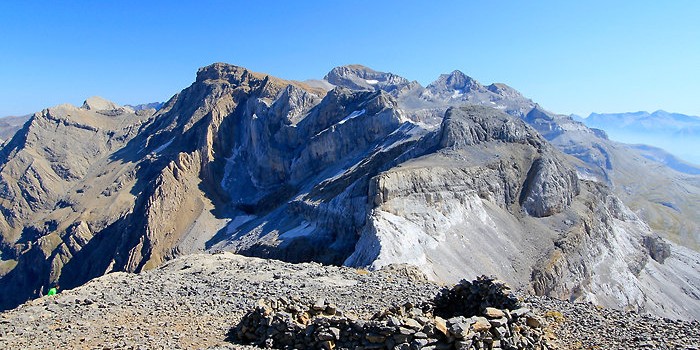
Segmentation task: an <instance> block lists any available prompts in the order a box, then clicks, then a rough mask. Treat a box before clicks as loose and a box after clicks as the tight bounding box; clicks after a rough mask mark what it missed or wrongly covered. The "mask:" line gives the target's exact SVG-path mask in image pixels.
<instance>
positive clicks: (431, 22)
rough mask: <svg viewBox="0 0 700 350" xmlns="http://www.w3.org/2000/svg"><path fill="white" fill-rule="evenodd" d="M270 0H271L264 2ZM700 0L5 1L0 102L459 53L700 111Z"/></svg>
mask: <svg viewBox="0 0 700 350" xmlns="http://www.w3.org/2000/svg"><path fill="white" fill-rule="evenodd" d="M261 3H263V4H261ZM699 15H700V1H683V0H679V1H668V2H662V1H518V2H516V1H494V0H488V1H441V2H439V3H438V2H427V1H407V0H404V1H365V0H356V1H264V2H263V1H256V2H253V1H156V0H152V1H19V0H7V1H1V2H0V38H2V39H0V43H1V45H2V46H0V116H2V115H18V114H26V113H30V112H35V111H38V110H41V109H42V108H44V107H48V106H52V105H56V104H59V103H64V102H68V103H73V104H80V103H82V101H83V100H84V99H85V98H86V97H88V96H92V95H100V96H103V97H105V98H108V99H111V100H113V101H115V102H118V103H121V104H126V103H131V104H134V103H143V102H151V101H163V100H167V99H168V98H169V97H170V96H172V95H173V94H175V93H177V92H178V91H180V90H181V89H183V88H185V87H187V86H188V85H189V84H191V83H192V81H194V77H195V73H196V70H197V68H198V67H201V66H204V65H207V64H210V63H213V62H228V63H232V64H237V65H241V66H245V67H248V68H249V69H252V70H254V71H259V72H265V73H269V74H272V75H275V76H279V77H281V78H287V79H297V80H304V79H308V78H321V77H323V75H325V73H327V72H328V71H329V70H330V69H331V68H333V67H334V66H338V65H343V64H350V63H360V64H364V65H366V66H369V67H372V68H374V69H377V70H384V71H391V72H394V73H396V74H399V75H402V76H404V77H406V78H408V79H411V80H418V81H419V82H420V83H422V84H423V85H426V84H428V83H429V82H430V81H432V80H434V79H435V78H437V76H438V75H439V74H441V73H445V72H450V71H452V70H454V69H459V70H461V71H463V72H465V73H466V74H468V75H470V76H472V77H474V78H475V79H477V80H479V81H481V82H482V83H486V84H488V83H492V82H504V83H506V84H509V85H511V86H513V87H514V88H516V89H518V90H520V91H521V92H522V93H523V94H525V95H526V96H528V97H530V98H532V99H533V100H534V101H536V102H539V103H540V104H541V105H542V106H544V107H545V108H547V109H549V110H551V111H554V112H558V113H578V114H585V115H587V114H588V113H589V112H622V111H637V110H650V111H652V110H656V109H665V110H668V111H673V112H680V113H685V114H693V115H700V94H699V92H700V21H699V20H698V16H699Z"/></svg>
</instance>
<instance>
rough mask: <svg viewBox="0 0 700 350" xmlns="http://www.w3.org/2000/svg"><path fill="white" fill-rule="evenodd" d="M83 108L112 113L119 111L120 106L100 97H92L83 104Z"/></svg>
mask: <svg viewBox="0 0 700 350" xmlns="http://www.w3.org/2000/svg"><path fill="white" fill-rule="evenodd" d="M81 108H82V109H87V110H89V111H111V110H115V109H118V108H119V105H117V104H116V103H114V102H112V101H109V100H107V99H104V98H102V97H100V96H92V97H88V99H87V100H85V102H83V106H82V107H81Z"/></svg>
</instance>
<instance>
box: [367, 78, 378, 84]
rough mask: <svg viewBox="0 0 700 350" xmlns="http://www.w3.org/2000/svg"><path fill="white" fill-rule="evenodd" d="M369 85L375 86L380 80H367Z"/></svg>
mask: <svg viewBox="0 0 700 350" xmlns="http://www.w3.org/2000/svg"><path fill="white" fill-rule="evenodd" d="M365 81H366V82H367V84H370V85H374V84H376V83H378V82H379V80H374V79H367V80H365Z"/></svg>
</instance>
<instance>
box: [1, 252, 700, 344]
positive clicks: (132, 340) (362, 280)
mask: <svg viewBox="0 0 700 350" xmlns="http://www.w3.org/2000/svg"><path fill="white" fill-rule="evenodd" d="M442 287H443V286H440V285H438V284H435V283H432V282H429V281H426V280H425V279H423V277H422V275H421V274H420V273H418V272H416V270H415V269H413V268H410V267H392V268H390V269H385V270H381V271H376V272H367V271H365V270H356V269H352V268H346V267H337V266H323V265H320V264H316V263H304V264H288V263H284V262H280V261H275V260H264V259H257V258H248V257H243V256H239V255H235V254H230V253H222V254H213V255H209V254H196V255H189V256H185V257H182V258H179V259H176V260H173V261H170V262H168V263H166V264H165V265H163V266H161V267H159V268H158V269H155V270H151V271H148V272H144V273H141V274H126V273H112V274H108V275H106V276H103V277H101V278H98V279H96V280H93V281H91V282H90V283H88V284H86V285H84V286H82V287H79V288H76V289H74V290H66V291H62V292H61V293H59V294H58V295H56V296H50V297H43V298H40V299H36V300H33V301H30V302H28V303H26V304H24V305H22V306H20V307H18V308H17V309H14V310H10V311H7V312H4V313H1V314H0V349H47V348H61V349H253V348H252V347H246V346H241V345H234V344H230V343H227V342H226V341H225V340H224V339H225V337H226V333H227V332H228V330H229V329H230V328H231V327H232V326H235V325H236V324H237V323H238V322H239V321H240V320H241V318H242V317H243V315H244V314H245V313H246V312H248V311H250V310H251V309H252V308H253V307H254V306H255V305H256V304H257V302H258V300H259V299H261V298H279V297H292V296H297V297H299V298H301V300H306V301H307V302H309V303H313V302H314V301H315V300H317V299H318V298H320V297H323V298H325V299H326V300H327V301H328V302H331V303H334V304H336V305H337V306H338V308H339V309H342V310H343V311H344V312H345V314H346V315H348V316H351V317H358V318H368V317H369V316H370V315H372V314H374V313H375V312H377V311H379V310H381V309H383V308H386V307H389V306H391V305H399V304H402V303H405V302H407V301H410V302H414V303H417V302H420V301H425V300H429V299H432V298H433V297H434V296H435V294H437V292H438V291H439V290H440V288H442ZM525 304H526V305H527V306H529V307H530V308H532V309H533V310H534V311H537V312H539V313H540V314H541V315H543V316H546V317H545V319H546V320H547V321H548V326H547V327H548V332H549V333H550V337H551V338H552V344H553V345H556V347H558V348H562V349H589V348H593V349H595V348H598V349H635V348H640V347H645V346H646V347H647V348H653V349H664V348H671V349H698V344H700V325H699V324H698V322H697V321H694V322H683V321H672V320H667V319H662V318H656V317H651V316H643V315H638V314H634V313H624V312H620V311H614V310H608V309H601V308H597V307H595V306H593V305H590V304H572V303H568V302H563V301H558V300H552V299H548V298H540V297H528V298H526V300H525Z"/></svg>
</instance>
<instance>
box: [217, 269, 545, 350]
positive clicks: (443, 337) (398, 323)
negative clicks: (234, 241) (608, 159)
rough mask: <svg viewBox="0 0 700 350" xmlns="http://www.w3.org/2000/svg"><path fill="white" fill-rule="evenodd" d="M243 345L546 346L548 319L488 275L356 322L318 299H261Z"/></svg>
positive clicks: (239, 332)
mask: <svg viewBox="0 0 700 350" xmlns="http://www.w3.org/2000/svg"><path fill="white" fill-rule="evenodd" d="M228 339H229V340H230V341H234V342H237V343H243V344H252V345H257V346H261V347H265V348H277V349H325V350H333V349H389V350H412V349H464V350H468V349H504V350H506V349H547V348H548V347H547V345H546V341H545V337H544V331H543V319H542V318H541V317H538V316H536V315H535V314H533V313H532V312H531V311H530V310H529V309H527V308H521V307H519V303H518V301H517V299H516V298H514V297H513V296H511V295H510V288H509V287H508V286H507V285H506V284H505V283H503V282H501V281H498V280H495V279H493V278H489V277H485V276H482V277H479V278H478V279H476V280H474V281H472V282H468V281H462V282H460V283H459V284H457V285H456V286H454V287H453V288H451V289H443V290H442V291H441V292H440V293H439V294H438V295H437V296H436V297H435V298H434V299H433V300H432V301H427V302H423V303H421V304H420V305H413V304H411V303H405V304H403V305H400V306H393V307H391V308H388V309H385V310H382V311H380V312H378V313H376V314H375V315H374V316H372V317H371V318H370V319H369V320H361V319H351V318H349V317H347V316H344V315H343V312H342V311H341V310H338V308H337V307H336V306H335V305H333V304H331V303H328V302H326V301H325V299H323V298H322V299H319V300H317V301H316V302H315V303H312V304H306V305H303V304H301V302H300V300H298V299H286V298H280V299H276V300H260V301H259V302H258V305H257V306H256V307H255V309H254V310H252V311H250V312H249V313H247V314H246V315H245V316H244V318H243V319H242V320H241V322H240V323H239V324H238V325H237V326H235V327H233V328H231V329H230V331H229V333H228Z"/></svg>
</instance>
